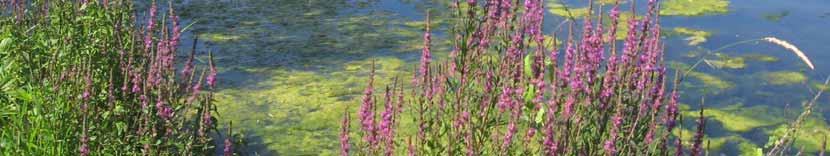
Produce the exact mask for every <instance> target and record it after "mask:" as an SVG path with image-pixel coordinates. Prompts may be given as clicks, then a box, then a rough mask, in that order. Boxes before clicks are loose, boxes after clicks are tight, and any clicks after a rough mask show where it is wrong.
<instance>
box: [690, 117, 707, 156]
mask: <svg viewBox="0 0 830 156" xmlns="http://www.w3.org/2000/svg"><path fill="white" fill-rule="evenodd" d="M698 115H699V118H698V119H697V132H696V133H695V136H694V143H693V144H692V151H691V152H692V155H693V156H699V155H700V152H702V150H703V148H701V146H702V145H703V130H704V129H705V128H706V120H705V119H704V118H703V109H702V108H701V110H700V114H698Z"/></svg>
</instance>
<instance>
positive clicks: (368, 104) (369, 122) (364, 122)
mask: <svg viewBox="0 0 830 156" xmlns="http://www.w3.org/2000/svg"><path fill="white" fill-rule="evenodd" d="M374 75H375V67H374V64H372V71H371V72H370V73H369V84H368V85H367V86H366V90H364V91H363V103H362V104H361V105H360V111H359V112H358V116H360V123H361V126H362V129H363V131H364V132H365V133H366V136H364V140H365V141H366V142H368V143H369V145H370V146H372V147H374V146H375V145H376V144H377V143H376V142H377V138H376V136H375V135H376V129H375V101H374V100H373V98H372V95H373V92H374V88H373V86H372V83H373V82H374Z"/></svg>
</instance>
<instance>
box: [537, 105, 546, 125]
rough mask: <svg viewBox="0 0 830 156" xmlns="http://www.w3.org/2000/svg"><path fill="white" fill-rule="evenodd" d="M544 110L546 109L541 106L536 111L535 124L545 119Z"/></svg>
mask: <svg viewBox="0 0 830 156" xmlns="http://www.w3.org/2000/svg"><path fill="white" fill-rule="evenodd" d="M542 107H544V106H542ZM546 110H547V109H544V108H542V109H540V110H539V111H538V112H536V123H537V124H542V122H543V120H544V119H545V111H546Z"/></svg>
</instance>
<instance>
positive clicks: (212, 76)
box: [205, 57, 216, 88]
mask: <svg viewBox="0 0 830 156" xmlns="http://www.w3.org/2000/svg"><path fill="white" fill-rule="evenodd" d="M208 63H209V64H210V73H208V75H207V78H205V82H206V83H207V84H208V86H210V88H213V87H215V86H216V64H214V63H213V58H212V57H211V59H210V60H209V61H208Z"/></svg>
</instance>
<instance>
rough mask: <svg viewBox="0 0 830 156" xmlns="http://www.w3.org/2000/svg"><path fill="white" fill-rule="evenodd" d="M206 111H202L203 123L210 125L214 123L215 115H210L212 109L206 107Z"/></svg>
mask: <svg viewBox="0 0 830 156" xmlns="http://www.w3.org/2000/svg"><path fill="white" fill-rule="evenodd" d="M204 111H205V112H204V113H202V125H205V126H210V125H213V116H212V115H210V110H208V109H205V110H204Z"/></svg>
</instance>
